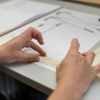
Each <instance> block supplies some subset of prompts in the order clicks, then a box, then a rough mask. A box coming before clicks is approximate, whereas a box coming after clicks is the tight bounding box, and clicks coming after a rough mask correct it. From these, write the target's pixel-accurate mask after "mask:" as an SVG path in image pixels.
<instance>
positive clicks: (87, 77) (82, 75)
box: [57, 39, 100, 100]
mask: <svg viewBox="0 0 100 100" xmlns="http://www.w3.org/2000/svg"><path fill="white" fill-rule="evenodd" d="M94 57H95V54H94V53H92V52H87V53H84V54H81V53H80V52H79V43H78V40H77V39H73V40H72V42H71V47H70V49H69V52H68V54H67V55H66V56H65V58H64V60H63V61H62V62H61V64H60V65H59V66H58V68H57V82H58V87H59V86H60V87H61V88H63V87H64V88H63V89H64V92H63V93H64V95H65V96H68V94H69V99H68V98H66V100H80V99H82V96H83V95H84V94H85V92H86V91H87V90H88V88H89V86H90V85H91V83H92V82H93V80H94V79H95V78H96V75H97V74H98V73H99V72H100V65H97V66H94V67H93V66H92V63H93V60H94ZM66 91H67V92H66ZM70 96H71V98H73V99H70ZM74 96H76V98H77V99H75V98H74Z"/></svg>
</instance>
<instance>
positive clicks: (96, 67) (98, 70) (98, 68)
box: [94, 64, 100, 74]
mask: <svg viewBox="0 0 100 100" xmlns="http://www.w3.org/2000/svg"><path fill="white" fill-rule="evenodd" d="M94 69H95V71H96V73H97V74H99V73H100V64H98V65H96V66H95V67H94Z"/></svg>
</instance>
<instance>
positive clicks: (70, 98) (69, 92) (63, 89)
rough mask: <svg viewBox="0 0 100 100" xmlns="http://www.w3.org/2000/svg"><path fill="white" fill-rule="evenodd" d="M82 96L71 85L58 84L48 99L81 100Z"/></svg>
mask: <svg viewBox="0 0 100 100" xmlns="http://www.w3.org/2000/svg"><path fill="white" fill-rule="evenodd" d="M81 98H82V96H81V95H80V93H79V91H77V90H76V89H75V88H74V87H73V86H72V87H71V86H63V85H61V86H59V87H57V88H56V90H55V91H54V92H53V93H52V95H51V96H50V97H49V98H48V100H81Z"/></svg>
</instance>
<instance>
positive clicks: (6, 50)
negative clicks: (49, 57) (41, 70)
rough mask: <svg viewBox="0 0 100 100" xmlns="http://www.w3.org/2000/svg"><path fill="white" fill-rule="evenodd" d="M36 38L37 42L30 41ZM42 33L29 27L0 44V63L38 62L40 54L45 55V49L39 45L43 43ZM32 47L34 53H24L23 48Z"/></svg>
mask: <svg viewBox="0 0 100 100" xmlns="http://www.w3.org/2000/svg"><path fill="white" fill-rule="evenodd" d="M32 39H34V40H36V41H37V42H38V43H37V44H36V43H35V42H33V41H32ZM43 44H44V42H43V37H42V34H41V33H40V32H39V31H37V30H36V29H34V28H32V27H30V28H28V29H27V30H25V31H24V32H23V33H22V34H21V35H20V36H18V37H16V38H14V39H12V40H10V41H9V42H7V43H5V44H4V45H1V46H0V63H8V64H9V63H30V62H38V61H39V59H40V56H45V55H46V53H45V51H44V50H43V49H42V48H41V46H40V45H43ZM25 47H27V48H32V49H33V50H35V51H36V52H35V53H26V52H24V51H23V50H22V49H23V48H25Z"/></svg>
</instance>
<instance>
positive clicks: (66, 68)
mask: <svg viewBox="0 0 100 100" xmlns="http://www.w3.org/2000/svg"><path fill="white" fill-rule="evenodd" d="M32 39H35V40H37V41H38V44H36V43H33V42H32ZM43 44H44V42H43V36H42V34H41V33H40V32H39V31H37V30H36V29H34V28H31V27H30V28H28V29H27V30H26V31H25V32H23V33H22V34H21V35H20V36H17V37H16V38H14V39H12V40H10V41H9V42H7V43H5V44H3V45H1V46H0V63H1V64H9V63H30V62H38V61H39V60H40V57H41V56H46V52H45V51H44V50H43V48H41V46H40V45H43ZM66 45H67V44H66ZM24 47H30V48H32V49H34V50H35V51H36V53H26V52H24V51H22V49H23V48H24ZM94 57H95V55H94V53H92V52H86V53H83V54H81V53H80V52H79V43H78V40H77V39H73V40H72V42H71V46H70V49H69V51H68V54H66V56H65V58H64V59H63V60H62V62H61V64H60V65H59V66H58V67H57V87H56V89H55V90H54V92H53V93H52V94H51V96H50V97H49V98H48V100H81V99H82V97H83V95H84V94H85V93H86V91H87V90H88V88H89V87H90V85H91V83H92V82H93V81H94V80H95V78H96V75H97V74H98V73H99V72H100V65H96V66H94V67H92V63H93V60H94ZM76 90H77V91H76Z"/></svg>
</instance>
